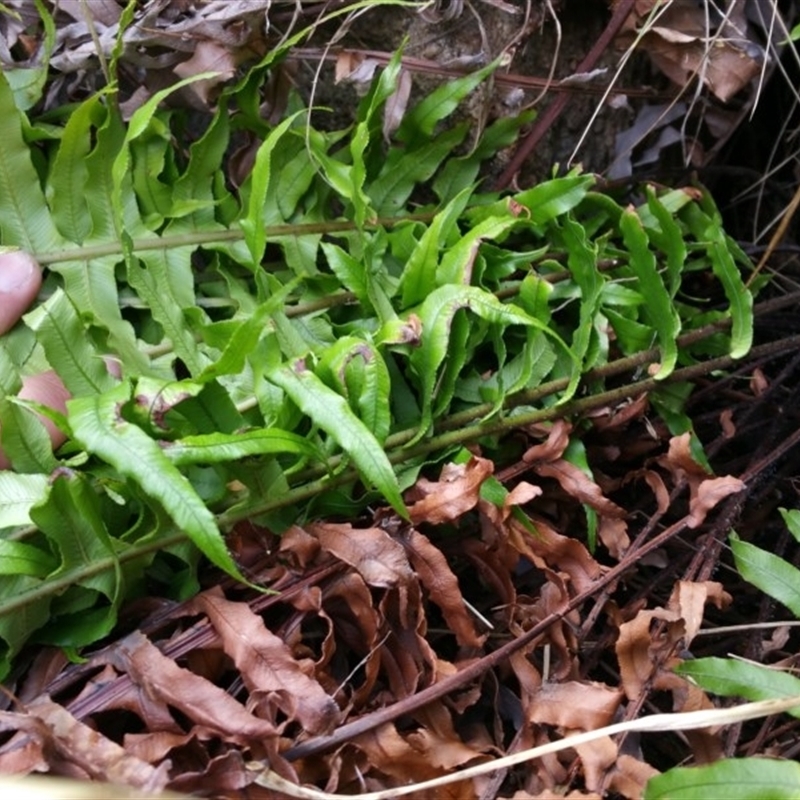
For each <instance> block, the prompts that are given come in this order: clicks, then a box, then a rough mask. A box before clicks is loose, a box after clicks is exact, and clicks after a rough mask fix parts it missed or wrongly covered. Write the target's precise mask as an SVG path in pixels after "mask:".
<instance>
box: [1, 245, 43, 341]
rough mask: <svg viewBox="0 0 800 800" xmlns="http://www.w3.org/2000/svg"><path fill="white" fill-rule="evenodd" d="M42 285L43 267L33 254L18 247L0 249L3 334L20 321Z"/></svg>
mask: <svg viewBox="0 0 800 800" xmlns="http://www.w3.org/2000/svg"><path fill="white" fill-rule="evenodd" d="M41 285H42V270H41V267H40V266H39V264H38V263H37V261H36V259H35V258H33V256H31V255H29V254H28V253H23V252H22V251H19V250H16V251H13V252H8V253H0V335H2V334H4V333H5V332H6V331H9V330H11V328H13V327H14V325H16V324H17V322H18V320H19V318H20V317H21V316H22V315H23V314H24V313H25V312H26V311H27V309H28V306H29V305H30V304H31V303H32V302H33V300H34V298H35V297H36V294H37V293H38V291H39V288H40V287H41Z"/></svg>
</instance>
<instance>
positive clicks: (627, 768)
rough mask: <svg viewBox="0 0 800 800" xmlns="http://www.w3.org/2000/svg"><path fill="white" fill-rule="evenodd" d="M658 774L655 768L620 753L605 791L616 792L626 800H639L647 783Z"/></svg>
mask: <svg viewBox="0 0 800 800" xmlns="http://www.w3.org/2000/svg"><path fill="white" fill-rule="evenodd" d="M659 774H660V773H659V771H658V770H657V769H656V768H655V767H651V766H650V765H649V764H646V763H645V762H644V761H640V760H639V759H638V758H634V757H633V756H629V755H627V754H625V753H622V754H621V755H620V756H619V758H618V759H617V763H616V764H615V765H614V769H613V770H611V773H610V775H609V780H608V785H607V787H606V791H611V792H617V793H618V794H621V795H622V796H623V797H624V798H626V800H639V798H641V797H642V796H643V795H644V787H645V786H646V785H647V781H649V780H650V778H654V777H655V776H656V775H659Z"/></svg>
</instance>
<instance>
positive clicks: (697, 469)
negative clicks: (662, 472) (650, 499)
mask: <svg viewBox="0 0 800 800" xmlns="http://www.w3.org/2000/svg"><path fill="white" fill-rule="evenodd" d="M691 442H692V434H691V433H689V432H688V431H687V432H686V433H682V434H681V435H680V436H673V437H672V438H671V439H670V440H669V450H668V451H667V455H666V456H664V457H662V458H659V459H658V463H659V464H661V465H662V466H663V467H665V468H666V469H668V470H669V471H670V472H672V474H673V480H674V481H675V482H676V483H677V482H678V481H679V480H681V479H682V478H684V477H686V476H689V477H691V476H694V477H699V478H706V477H707V476H708V470H707V469H706V468H705V467H704V466H703V465H702V464H699V463H698V462H697V461H695V458H694V456H693V455H692V451H691Z"/></svg>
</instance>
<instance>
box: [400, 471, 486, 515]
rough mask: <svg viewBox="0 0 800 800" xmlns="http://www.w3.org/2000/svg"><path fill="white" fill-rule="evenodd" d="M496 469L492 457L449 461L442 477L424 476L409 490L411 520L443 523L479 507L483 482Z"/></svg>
mask: <svg viewBox="0 0 800 800" xmlns="http://www.w3.org/2000/svg"><path fill="white" fill-rule="evenodd" d="M493 471H494V464H492V462H491V461H489V459H487V458H480V457H478V456H472V457H471V458H470V460H469V461H468V462H467V463H466V464H446V465H445V466H444V467H443V468H442V472H441V475H440V476H439V480H438V481H429V480H426V479H425V478H420V479H419V480H418V481H417V483H416V484H415V486H414V488H413V489H411V490H410V491H409V499H410V501H411V502H413V505H412V506H410V507H409V509H408V513H409V515H410V518H411V521H412V522H413V523H414V524H419V523H420V522H429V523H431V524H433V525H440V524H442V523H443V522H452V521H453V520H456V519H458V518H459V517H460V516H461V515H462V514H465V513H466V512H467V511H470V510H471V509H473V508H475V506H476V505H477V503H478V496H479V492H480V488H481V485H482V484H483V482H484V481H485V480H486V478H488V477H489V476H490V475H491V474H492V472H493ZM414 501H416V502H414Z"/></svg>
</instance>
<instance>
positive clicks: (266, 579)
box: [0, 396, 752, 799]
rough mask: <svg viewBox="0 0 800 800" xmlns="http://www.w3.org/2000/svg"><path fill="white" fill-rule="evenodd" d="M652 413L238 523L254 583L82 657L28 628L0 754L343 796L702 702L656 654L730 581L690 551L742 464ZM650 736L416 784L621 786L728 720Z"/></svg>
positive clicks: (708, 739)
mask: <svg viewBox="0 0 800 800" xmlns="http://www.w3.org/2000/svg"><path fill="white" fill-rule="evenodd" d="M750 400H751V401H752V396H751V397H750ZM648 414H649V407H648V402H647V400H646V398H639V399H637V400H635V401H634V402H632V403H629V404H627V405H622V406H620V407H618V408H614V409H605V410H603V411H602V412H598V413H595V414H594V415H593V418H592V419H591V423H589V422H588V421H586V422H584V423H582V425H581V428H580V432H581V437H582V439H581V440H582V441H583V442H585V443H586V447H587V455H588V460H589V463H591V464H592V465H593V470H594V473H593V474H594V476H595V478H596V480H592V479H591V478H589V477H588V476H587V473H586V472H585V471H584V470H583V469H581V468H579V467H578V466H576V465H575V460H574V459H568V458H567V454H566V453H565V451H566V449H567V447H568V445H569V442H570V438H571V437H572V438H573V439H574V438H575V435H576V432H577V431H576V430H573V429H572V427H571V426H570V424H568V423H567V422H565V421H558V422H556V423H554V424H553V425H552V426H549V428H544V427H542V428H529V429H527V430H526V431H519V432H518V433H517V434H516V436H515V437H514V438H515V439H516V442H517V444H518V445H519V449H518V454H519V455H518V458H517V459H516V461H515V463H514V464H513V466H511V467H508V468H506V469H504V470H503V471H501V472H499V473H497V474H495V467H494V464H493V463H492V461H491V460H489V459H488V458H485V457H482V456H481V455H480V454H479V453H478V451H477V450H476V451H475V452H474V454H473V455H472V456H471V457H470V458H469V460H468V461H467V462H466V463H460V464H456V463H449V464H446V465H445V466H444V467H443V468H442V469H441V472H440V474H439V476H438V480H428V479H425V478H420V479H419V480H418V481H417V483H416V485H415V486H414V487H413V488H412V489H411V490H409V491H408V492H407V494H406V501H407V503H408V506H409V510H410V521H409V522H406V521H403V520H401V519H400V518H398V517H397V516H396V515H394V513H393V512H389V511H387V510H378V511H377V512H375V513H374V515H373V516H372V518H371V519H369V520H363V521H360V522H359V524H358V525H354V524H351V523H344V522H336V521H314V522H308V523H306V524H304V525H295V526H293V527H291V528H290V529H289V530H288V531H287V532H286V533H285V534H284V535H283V536H282V537H280V538H279V537H277V536H275V535H273V534H271V533H270V532H269V531H266V530H264V529H261V528H258V527H257V526H255V525H252V524H245V525H240V526H239V527H238V528H237V529H236V530H235V531H234V532H233V535H232V536H231V538H230V543H231V546H232V547H233V549H234V552H235V554H236V556H237V558H238V560H239V562H240V563H242V564H243V565H246V568H247V570H248V574H249V576H250V578H251V579H252V580H253V581H254V582H258V583H260V584H262V585H264V586H265V587H269V588H270V589H271V590H273V591H272V593H269V594H257V593H255V592H253V591H251V590H245V589H244V588H243V587H241V586H237V585H235V584H233V583H232V582H224V581H223V582H221V583H217V584H212V585H210V586H209V588H207V589H206V590H205V591H203V592H202V593H201V594H200V595H198V596H197V597H195V598H194V599H192V600H190V601H188V602H185V603H182V604H166V603H161V604H157V602H156V601H155V600H153V599H151V600H149V601H147V602H146V603H145V607H146V608H145V611H146V612H147V613H145V612H143V611H142V607H141V604H140V607H138V608H132V609H131V610H130V616H129V622H128V626H129V630H130V633H128V634H127V635H125V636H123V637H122V638H120V639H119V640H117V641H114V642H112V643H110V644H108V645H107V646H105V647H104V648H103V649H100V650H98V651H97V652H96V653H94V654H93V655H91V656H89V658H88V660H87V661H86V662H85V663H83V664H79V665H68V664H66V660H65V657H64V656H63V655H62V654H61V653H60V652H59V651H55V650H51V649H46V650H40V651H38V652H37V654H36V655H35V658H34V659H33V661H32V663H31V664H30V666H29V667H28V669H27V670H26V671H25V672H24V674H23V675H22V677H20V678H19V680H18V682H17V683H16V685H14V686H13V687H12V688H13V691H14V695H15V696H14V699H13V702H12V701H10V700H9V701H8V702H7V703H6V708H7V710H5V711H2V712H0V720H1V721H2V728H3V731H4V734H3V736H4V740H3V743H2V745H1V746H0V773H16V774H26V773H31V772H49V773H50V774H53V775H62V776H70V777H79V778H90V779H92V780H103V781H108V782H111V783H116V784H123V785H126V786H130V787H135V788H136V789H138V790H141V791H144V792H147V791H161V790H164V789H169V790H172V791H177V792H186V793H190V792H191V793H198V794H201V795H205V796H209V795H210V796H221V797H247V798H250V797H252V798H267V797H270V798H271V797H285V796H287V795H286V794H285V793H284V792H282V791H281V790H276V789H274V788H270V787H272V786H275V785H277V782H278V780H279V778H281V777H282V778H284V779H287V780H289V781H290V782H291V783H292V784H305V785H313V786H317V787H318V788H319V789H323V790H325V791H328V792H340V793H348V794H358V793H362V792H366V791H370V790H375V789H385V788H390V787H393V786H394V787H399V786H403V785H406V784H408V783H410V782H419V781H423V780H427V779H431V778H436V777H438V776H441V775H446V774H450V773H453V772H454V771H457V770H459V769H461V768H463V767H465V766H467V765H474V764H479V763H481V762H490V761H492V760H494V759H496V758H498V757H499V756H502V755H505V754H509V753H515V752H519V751H521V750H525V749H528V748H532V747H535V746H537V745H542V744H546V743H548V742H551V741H557V740H560V739H562V738H563V737H564V736H565V735H568V734H572V733H576V732H581V731H591V730H595V729H598V728H601V727H603V726H606V725H609V724H611V723H614V722H620V721H623V720H626V719H633V718H635V717H637V716H640V715H641V714H643V713H651V712H652V711H689V710H696V709H703V708H711V707H712V702H711V700H710V699H709V698H708V697H707V696H706V695H705V694H704V693H703V692H702V691H701V690H700V689H698V688H697V687H695V686H693V685H692V684H691V683H689V682H687V681H686V680H685V679H683V678H681V677H679V676H677V675H676V674H675V673H674V672H673V671H672V669H671V668H672V667H673V666H674V665H675V664H677V663H679V662H680V660H681V659H682V658H685V657H688V655H689V648H690V647H692V646H693V644H692V643H693V640H694V638H695V636H696V635H697V634H698V632H699V631H700V628H701V625H702V624H703V620H704V615H705V614H706V612H707V610H709V607H713V608H714V609H720V610H722V609H725V608H726V607H728V606H729V604H730V602H731V595H730V594H729V593H728V592H727V591H726V590H725V589H724V588H723V586H722V585H721V583H719V582H717V581H715V580H710V579H709V577H708V576H706V577H703V576H702V575H701V574H700V573H698V572H697V570H695V571H694V572H692V570H691V560H692V559H693V558H696V557H697V555H698V553H699V549H698V548H697V547H695V545H693V544H692V540H693V537H695V536H696V535H697V532H698V531H700V532H702V531H704V529H705V528H707V527H708V523H707V522H706V516H707V514H708V513H709V511H711V509H713V508H714V507H715V506H717V505H718V504H720V503H723V505H724V503H725V502H727V501H726V500H725V498H727V497H728V496H731V500H735V499H736V496H737V493H739V494H740V493H741V490H742V489H743V487H744V484H743V483H742V481H741V480H739V479H738V478H734V477H730V476H728V477H715V476H713V475H711V474H709V473H708V472H707V470H706V469H705V468H704V467H703V466H701V465H700V464H699V463H698V462H697V460H696V459H695V458H694V456H693V455H692V451H691V447H690V437H689V434H688V433H687V434H684V435H682V436H677V437H669V436H668V435H667V434H666V433H665V430H664V429H663V426H661V424H660V423H657V424H656V425H655V426H654V425H653V424H652V422H650V421H649V420H648ZM733 418H734V419H735V416H734V417H733ZM731 419H732V412H731V410H730V409H728V413H727V414H726V416H725V422H724V424H723V423H722V422H721V421H719V422H718V425H717V430H718V431H723V432H722V433H720V441H723V440H724V441H727V439H726V438H725V437H726V435H727V437H728V439H729V438H730V436H731V435H733V434H731V431H735V430H736V429H735V425H734V424H733V422H732V421H731ZM725 430H727V431H728V434H725V433H724V431H725ZM654 436H655V438H654ZM601 467H602V469H601ZM612 496H613V497H614V499H613V500H612V499H611V497H612ZM587 517H588V518H594V519H595V520H596V523H597V524H596V531H597V537H598V546H597V548H596V551H595V552H594V553H592V552H591V551H590V549H588V548H587V546H586V545H585V544H584V543H583V541H585V540H586V531H587V522H586V520H587ZM687 559H688V560H687ZM675 567H679V569H678V571H676V569H675ZM216 577H217V579H218V576H216ZM660 738H661V739H662V740H660V741H658V742H656V744H655V747H654V745H653V742H651V741H649V739H648V737H647V736H642V737H637V736H635V735H628V736H623V737H616V738H614V739H612V738H610V737H608V736H605V737H602V738H600V739H599V740H597V741H595V742H592V743H591V744H586V745H578V746H576V747H575V748H569V749H565V750H562V751H561V752H559V753H555V754H550V755H548V756H545V757H543V758H540V759H537V760H535V761H532V762H530V763H528V764H525V765H523V766H521V767H515V768H513V769H508V768H506V769H502V770H499V771H496V772H494V773H491V772H490V773H487V774H486V775H483V776H480V777H476V778H473V779H471V780H465V781H460V782H456V783H452V784H450V785H448V786H444V787H441V788H440V789H437V790H436V791H435V792H425V793H417V794H416V795H413V796H416V797H423V796H424V797H426V798H430V797H441V798H487V799H488V798H494V797H513V798H517V799H521V798H538V797H542V798H544V797H556V796H568V797H582V798H588V797H600V796H608V795H609V794H611V795H615V796H620V797H624V798H635V797H639V796H640V795H641V792H642V790H643V787H644V785H645V783H646V782H647V780H648V779H649V778H650V777H651V776H652V775H654V774H657V772H658V768H657V765H659V764H663V765H664V768H666V767H667V766H671V765H673V764H675V763H678V762H679V761H680V760H682V759H684V758H687V757H693V758H694V759H695V760H697V761H700V762H707V761H709V760H713V759H715V758H717V757H719V756H720V755H721V754H722V753H723V751H724V739H723V734H722V732H721V730H720V729H716V730H713V731H712V730H700V731H688V732H686V734H685V735H684V736H683V737H677V736H673V737H669V736H665V737H660ZM265 775H266V776H267V777H266V779H265ZM270 775H272V776H277V777H276V778H275V780H274V781H272V780H270V778H269V776H270ZM261 784H266V785H261ZM565 792H566V794H565Z"/></svg>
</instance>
